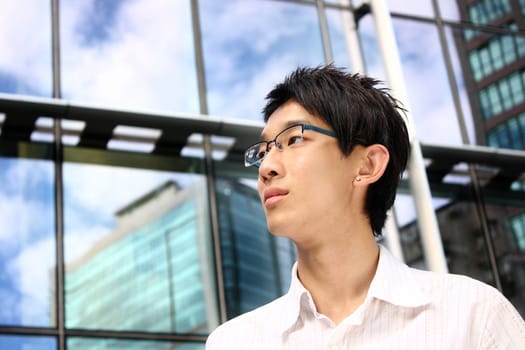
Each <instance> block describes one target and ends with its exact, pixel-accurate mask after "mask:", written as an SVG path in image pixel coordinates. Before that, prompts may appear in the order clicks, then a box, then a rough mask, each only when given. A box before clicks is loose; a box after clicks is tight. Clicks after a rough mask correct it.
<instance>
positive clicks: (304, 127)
mask: <svg viewBox="0 0 525 350" xmlns="http://www.w3.org/2000/svg"><path fill="white" fill-rule="evenodd" d="M298 126H301V137H303V134H304V131H305V130H311V131H314V132H317V133H320V134H323V135H326V136H330V137H335V138H337V136H336V134H335V132H333V131H331V130H327V129H323V128H320V127H318V126H315V125H310V124H304V123H297V124H293V125H290V126H288V127H286V128H284V129H283V130H281V131H279V133H277V135H275V137H274V138H273V139H271V140H268V141H259V142H256V143H254V144H253V145H251V146H250V147H248V148H247V149H246V151H244V166H245V167H246V168H248V167H251V166H254V167H256V168H259V167H260V166H261V163H262V161H263V160H264V159H265V158H266V156H268V154H269V153H270V151H271V149H269V147H270V145H271V144H272V143H273V144H275V146H276V147H277V149H278V150H279V151H281V152H282V151H283V148H282V146H281V147H279V145H278V144H277V138H278V137H279V136H281V135H282V134H283V133H285V132H286V131H288V130H290V129H291V128H296V127H298ZM264 143H266V151H265V154H264V157H262V158H261V159H259V160H257V161H256V162H253V163H248V161H247V160H246V159H247V154H248V152H249V151H250V150H251V149H253V148H254V147H255V146H257V145H262V144H264Z"/></svg>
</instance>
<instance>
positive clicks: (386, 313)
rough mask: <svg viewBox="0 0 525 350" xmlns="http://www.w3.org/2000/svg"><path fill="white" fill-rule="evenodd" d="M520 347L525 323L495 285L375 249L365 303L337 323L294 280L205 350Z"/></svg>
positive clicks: (227, 326) (221, 331)
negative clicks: (285, 290) (418, 266)
mask: <svg viewBox="0 0 525 350" xmlns="http://www.w3.org/2000/svg"><path fill="white" fill-rule="evenodd" d="M216 349H220V350H226V349H228V350H232V349H242V350H248V349H271V350H278V349H301V350H303V349H304V350H307V349H360V350H361V349H381V350H385V349H400V350H401V349H402V350H410V349H417V350H423V349H425V350H426V349H447V350H449V349H462V350H464V349H491V350H495V349H496V350H497V349H513V350H514V349H516V350H518V349H521V350H523V349H525V323H524V322H523V319H522V318H521V317H520V315H519V314H518V312H517V311H516V309H515V308H514V307H513V306H512V305H511V304H510V302H509V301H508V300H507V299H506V298H505V297H504V296H503V295H502V294H501V293H500V292H499V291H498V290H496V289H495V288H493V287H491V286H489V285H487V284H484V283H482V282H479V281H476V280H474V279H471V278H469V277H465V276H459V275H452V274H438V273H433V272H428V271H421V270H416V269H413V268H410V267H408V266H407V265H405V264H403V263H401V262H399V261H397V260H396V259H395V258H394V257H393V256H392V255H391V254H390V253H389V252H388V251H387V250H386V249H385V248H384V247H382V246H381V247H380V254H379V263H378V266H377V270H376V273H375V276H374V278H373V280H372V283H371V285H370V288H369V291H368V294H367V297H366V299H365V301H364V303H363V304H362V305H361V306H360V307H359V308H358V309H357V310H356V311H355V312H353V313H352V314H351V315H350V316H348V317H347V318H346V319H345V320H343V321H342V322H341V323H340V324H339V325H335V324H334V323H333V322H332V321H331V320H330V319H328V318H327V317H326V316H324V315H322V314H320V313H318V312H317V311H316V307H315V304H314V302H313V299H312V297H311V295H310V293H309V292H308V291H307V290H306V289H305V288H304V287H303V285H302V284H301V282H300V281H299V279H298V278H297V264H296V265H295V266H294V268H293V271H292V281H291V285H290V290H289V291H288V293H287V294H285V295H284V296H282V297H280V298H279V299H276V300H274V301H273V302H271V303H269V304H266V305H264V306H262V307H259V308H257V309H255V310H253V311H251V312H248V313H245V314H243V315H241V316H239V317H236V318H234V319H232V320H230V321H228V322H226V323H224V324H222V325H221V326H219V327H218V328H217V329H216V330H215V331H214V332H213V333H212V334H211V335H210V336H209V337H208V340H207V342H206V350H216Z"/></svg>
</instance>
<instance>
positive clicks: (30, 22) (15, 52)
mask: <svg viewBox="0 0 525 350" xmlns="http://www.w3.org/2000/svg"><path fill="white" fill-rule="evenodd" d="M0 8H1V9H2V10H1V11H0V23H1V24H2V30H1V31H0V47H2V54H1V55H0V69H1V70H2V71H4V72H5V73H8V74H13V75H16V77H17V79H18V80H19V81H22V82H24V83H25V84H30V85H31V86H32V88H33V89H35V90H36V91H39V92H41V93H42V92H46V91H50V87H51V45H50V42H51V23H50V20H49V18H50V13H51V7H50V2H47V1H40V0H19V1H10V0H0ZM45 14H49V15H48V16H46V15H45ZM19 85H21V84H19ZM19 88H20V89H21V91H20V93H27V91H26V90H25V89H24V87H23V86H19Z"/></svg>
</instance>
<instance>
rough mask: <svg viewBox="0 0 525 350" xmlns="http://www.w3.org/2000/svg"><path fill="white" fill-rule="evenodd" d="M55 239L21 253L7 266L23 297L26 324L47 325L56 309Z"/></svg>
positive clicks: (23, 318) (30, 247)
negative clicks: (54, 285)
mask: <svg viewBox="0 0 525 350" xmlns="http://www.w3.org/2000/svg"><path fill="white" fill-rule="evenodd" d="M55 265H56V260H55V241H54V238H50V239H44V240H40V241H38V242H36V243H34V244H32V245H28V246H27V247H25V248H24V249H22V250H20V253H19V254H18V255H17V256H16V257H15V258H14V259H12V260H11V261H9V262H8V263H7V271H8V273H9V277H10V280H11V281H13V283H14V285H15V287H16V288H17V289H18V291H19V293H20V294H19V295H20V297H21V301H20V312H21V317H22V323H23V324H31V325H35V324H36V325H47V324H49V313H50V311H51V308H52V307H53V304H54V300H53V297H54V295H52V294H51V293H52V284H51V282H52V281H54V276H53V273H54V271H55V270H54V267H55Z"/></svg>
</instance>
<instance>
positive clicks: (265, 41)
mask: <svg viewBox="0 0 525 350" xmlns="http://www.w3.org/2000/svg"><path fill="white" fill-rule="evenodd" d="M199 12H200V15H201V26H202V46H203V51H204V56H205V57H206V58H209V59H205V65H206V66H205V73H206V85H207V88H208V91H207V97H208V109H209V112H210V114H214V115H228V116H231V117H234V118H243V119H253V120H260V119H261V116H260V113H261V108H262V106H263V102H264V95H265V94H266V92H268V91H269V90H270V89H271V88H272V87H273V86H274V85H275V84H276V83H277V82H278V81H280V80H281V79H282V77H284V76H285V75H286V74H288V73H289V72H290V71H291V70H293V69H294V68H296V67H297V66H298V65H303V66H304V65H307V66H316V65H319V64H322V63H324V54H323V45H322V42H321V33H320V29H319V19H318V16H317V12H316V7H315V6H313V5H312V6H310V5H305V4H295V3H287V2H282V1H243V0H224V1H216V0H202V1H199ZM270 29H271V30H270Z"/></svg>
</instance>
